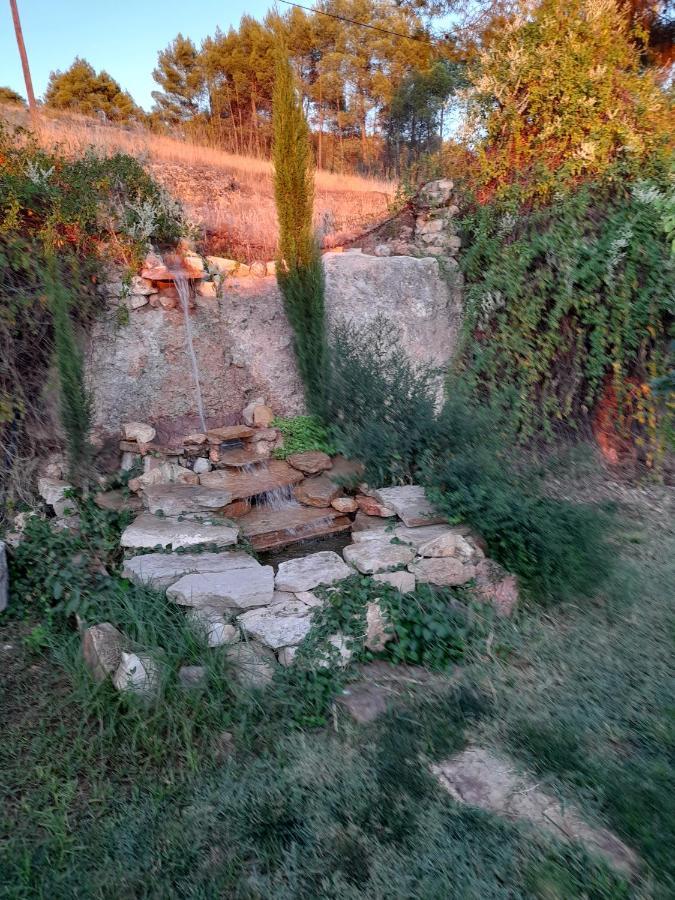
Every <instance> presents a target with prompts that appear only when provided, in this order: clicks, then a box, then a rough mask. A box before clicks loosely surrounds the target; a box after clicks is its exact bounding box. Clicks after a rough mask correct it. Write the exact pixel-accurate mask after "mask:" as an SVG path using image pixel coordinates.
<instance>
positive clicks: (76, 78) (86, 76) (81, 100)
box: [45, 57, 143, 122]
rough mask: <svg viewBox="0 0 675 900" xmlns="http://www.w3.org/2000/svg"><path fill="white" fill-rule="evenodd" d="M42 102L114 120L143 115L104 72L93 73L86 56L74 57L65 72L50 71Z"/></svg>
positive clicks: (53, 106) (125, 120)
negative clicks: (98, 114)
mask: <svg viewBox="0 0 675 900" xmlns="http://www.w3.org/2000/svg"><path fill="white" fill-rule="evenodd" d="M45 105H46V106H49V107H52V108H53V109H72V110H75V111H76V112H79V113H82V114H83V115H89V116H92V115H96V114H97V113H99V112H102V113H105V116H106V118H108V119H111V120H112V121H114V122H129V121H133V120H138V119H142V118H143V110H141V109H140V108H139V107H138V106H136V104H135V103H134V101H133V99H132V97H131V95H130V94H129V93H128V92H127V91H123V90H122V88H121V87H120V86H119V84H118V83H117V82H116V81H115V79H114V78H111V77H110V75H108V73H107V72H105V71H101V72H96V70H95V69H94V67H93V66H92V65H91V64H90V63H88V62H87V60H86V59H80V57H77V58H76V59H75V60H74V62H73V64H72V65H71V66H70V68H69V69H66V71H65V72H52V73H51V75H50V76H49V82H48V84H47V90H46V91H45Z"/></svg>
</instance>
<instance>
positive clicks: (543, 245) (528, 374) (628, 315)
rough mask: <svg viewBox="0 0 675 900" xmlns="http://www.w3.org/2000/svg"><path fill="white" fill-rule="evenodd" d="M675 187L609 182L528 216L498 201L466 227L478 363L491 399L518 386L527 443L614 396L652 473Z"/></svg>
mask: <svg viewBox="0 0 675 900" xmlns="http://www.w3.org/2000/svg"><path fill="white" fill-rule="evenodd" d="M672 196H673V194H672V187H669V185H668V181H667V180H666V179H664V180H663V182H662V183H661V184H658V183H647V182H633V183H630V182H625V181H623V182H622V181H621V180H620V179H618V178H617V179H605V180H603V182H602V183H596V184H588V185H586V186H584V187H582V188H578V189H576V190H574V191H571V192H566V193H558V194H557V195H556V196H555V197H554V199H553V201H552V202H551V203H549V204H546V205H543V206H539V207H537V208H534V209H529V210H526V211H523V209H522V207H519V206H518V205H516V204H515V203H514V204H511V205H509V204H508V203H507V202H506V201H496V200H495V201H493V202H491V203H488V204H486V205H484V206H481V207H476V209H475V210H474V211H473V212H472V213H471V214H470V215H468V216H467V218H466V219H465V220H464V232H465V233H464V239H465V246H466V247H467V250H466V252H465V254H464V258H463V267H464V271H465V275H466V278H467V294H466V299H467V322H466V325H467V335H468V336H469V338H470V339H469V341H468V343H467V352H466V359H467V362H468V365H469V367H470V368H471V369H472V370H473V371H474V372H475V373H476V375H477V377H478V379H479V383H480V384H482V385H483V386H484V387H486V388H487V389H489V390H490V391H491V392H496V391H499V390H501V388H502V386H503V385H504V384H508V385H510V386H511V390H510V393H509V401H508V402H509V404H510V405H511V409H512V412H513V415H514V418H515V420H516V424H517V426H518V428H519V431H520V433H521V435H522V436H523V437H524V438H529V437H532V436H534V435H537V434H542V433H543V434H544V435H545V436H547V437H552V436H553V434H554V433H555V431H556V430H557V429H558V428H559V427H560V426H566V427H571V428H577V427H578V426H579V425H580V424H582V423H583V422H584V421H588V420H589V419H590V417H591V415H592V413H593V410H594V408H595V407H596V405H597V404H598V401H599V400H600V399H601V397H603V396H605V395H606V394H607V392H610V393H611V395H612V403H613V404H614V406H615V409H616V415H615V416H614V419H615V421H614V422H613V427H614V428H615V429H616V431H617V433H620V434H623V435H624V436H626V437H627V438H631V439H632V442H634V443H636V444H637V445H638V446H642V447H643V455H644V458H645V460H646V461H647V463H648V464H652V463H653V462H654V459H655V454H656V453H657V452H658V446H659V435H658V422H657V416H656V414H655V406H654V400H653V397H652V391H651V388H650V385H651V383H652V382H653V380H654V379H655V378H658V377H659V376H660V375H662V374H663V373H664V371H665V368H666V358H665V357H666V347H667V337H668V333H669V330H670V329H671V328H672V321H673V269H674V265H673V256H672V254H671V247H670V239H669V233H668V230H667V229H666V228H665V227H664V208H672V202H673V201H672Z"/></svg>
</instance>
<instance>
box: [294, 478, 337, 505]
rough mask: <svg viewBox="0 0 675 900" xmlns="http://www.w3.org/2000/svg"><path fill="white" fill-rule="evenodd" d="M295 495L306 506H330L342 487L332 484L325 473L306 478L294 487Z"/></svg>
mask: <svg viewBox="0 0 675 900" xmlns="http://www.w3.org/2000/svg"><path fill="white" fill-rule="evenodd" d="M294 493H295V497H296V499H297V500H299V501H300V503H304V504H305V505H306V506H324V507H326V506H330V505H331V502H332V501H333V500H335V499H336V497H339V496H340V494H341V493H342V488H341V487H339V485H336V484H334V483H333V482H332V481H331V480H330V478H328V476H326V475H315V476H314V477H313V478H306V479H305V480H304V481H303V482H302V483H300V484H298V486H297V487H296V488H295V491H294Z"/></svg>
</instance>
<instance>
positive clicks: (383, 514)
mask: <svg viewBox="0 0 675 900" xmlns="http://www.w3.org/2000/svg"><path fill="white" fill-rule="evenodd" d="M354 500H355V502H356V505H357V506H358V508H359V509H360V510H361V512H362V513H364V514H365V515H366V516H377V517H378V518H385V519H387V518H391V516H395V515H396V513H395V512H394V510H393V509H389V508H388V507H387V506H384V504H382V503H379V502H378V501H377V500H376V499H375V498H374V497H368V496H367V495H366V494H357V495H356V497H354Z"/></svg>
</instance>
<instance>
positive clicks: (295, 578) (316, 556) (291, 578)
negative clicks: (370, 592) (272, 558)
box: [274, 550, 353, 592]
mask: <svg viewBox="0 0 675 900" xmlns="http://www.w3.org/2000/svg"><path fill="white" fill-rule="evenodd" d="M352 574H353V572H352V570H351V569H350V568H349V566H347V565H345V563H344V562H343V561H342V560H341V559H340V557H339V556H338V555H337V553H333V551H332V550H324V551H322V552H321V553H311V554H310V555H309V556H302V557H299V558H297V559H289V560H287V561H286V562H282V563H280V564H279V569H278V571H277V576H276V578H275V582H274V583H275V586H276V589H277V590H278V591H292V592H296V591H311V590H313V589H314V588H315V587H318V585H320V584H334V583H335V582H336V581H342V579H343V578H349V576H350V575H352Z"/></svg>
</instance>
